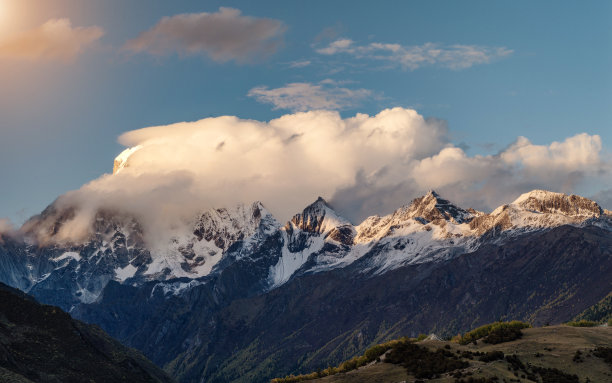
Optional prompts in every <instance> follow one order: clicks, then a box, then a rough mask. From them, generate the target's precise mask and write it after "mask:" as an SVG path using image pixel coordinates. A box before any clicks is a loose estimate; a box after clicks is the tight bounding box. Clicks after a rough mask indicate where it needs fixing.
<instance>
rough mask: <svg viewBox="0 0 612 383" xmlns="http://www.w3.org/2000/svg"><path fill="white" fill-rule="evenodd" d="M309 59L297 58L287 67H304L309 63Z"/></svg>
mask: <svg viewBox="0 0 612 383" xmlns="http://www.w3.org/2000/svg"><path fill="white" fill-rule="evenodd" d="M311 63H312V62H311V61H310V60H298V61H292V62H290V63H289V68H304V67H307V66H309V65H310V64H311Z"/></svg>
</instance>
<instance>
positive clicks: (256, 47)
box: [124, 7, 287, 62]
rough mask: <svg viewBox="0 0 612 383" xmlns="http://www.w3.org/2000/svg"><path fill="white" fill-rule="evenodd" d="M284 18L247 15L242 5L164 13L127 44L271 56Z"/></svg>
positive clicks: (224, 57) (236, 56)
mask: <svg viewBox="0 0 612 383" xmlns="http://www.w3.org/2000/svg"><path fill="white" fill-rule="evenodd" d="M286 29H287V28H286V26H285V24H284V23H283V22H282V21H279V20H274V19H267V18H256V17H251V16H243V15H242V14H241V12H240V10H238V9H234V8H225V7H221V8H219V11H218V12H215V13H205V12H204V13H186V14H180V15H175V16H170V17H164V18H163V19H161V20H160V21H159V22H158V23H157V24H156V25H155V26H153V27H152V28H151V29H149V30H147V31H144V32H142V33H141V34H140V35H139V36H138V37H136V38H135V39H133V40H130V41H128V42H127V43H126V44H125V46H124V48H125V49H127V50H130V51H132V52H148V53H151V54H154V55H164V54H170V53H175V52H176V53H179V54H205V55H208V56H209V57H210V58H211V59H213V60H214V61H218V62H226V61H230V60H236V61H238V62H249V61H253V60H256V59H260V58H264V57H267V56H269V55H271V54H273V53H274V52H276V51H277V49H278V48H279V46H280V45H281V44H282V37H283V35H284V33H285V30H286Z"/></svg>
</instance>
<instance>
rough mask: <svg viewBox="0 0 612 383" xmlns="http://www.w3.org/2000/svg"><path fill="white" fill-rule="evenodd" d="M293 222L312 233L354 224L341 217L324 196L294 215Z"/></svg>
mask: <svg viewBox="0 0 612 383" xmlns="http://www.w3.org/2000/svg"><path fill="white" fill-rule="evenodd" d="M291 223H292V224H293V225H294V226H295V227H297V228H298V229H300V230H302V231H306V232H311V233H319V234H326V233H329V232H330V231H332V230H333V229H335V228H337V227H340V226H349V225H350V226H352V225H351V223H350V222H349V221H348V220H347V219H345V218H343V217H341V216H340V215H339V214H338V213H336V212H335V211H334V209H333V208H332V207H331V206H330V205H329V204H328V203H327V201H325V200H324V199H323V198H322V197H319V198H317V200H316V201H315V202H313V203H312V204H310V205H308V206H307V207H306V208H305V209H304V211H303V212H302V213H298V214H296V215H294V216H293V218H292V219H291Z"/></svg>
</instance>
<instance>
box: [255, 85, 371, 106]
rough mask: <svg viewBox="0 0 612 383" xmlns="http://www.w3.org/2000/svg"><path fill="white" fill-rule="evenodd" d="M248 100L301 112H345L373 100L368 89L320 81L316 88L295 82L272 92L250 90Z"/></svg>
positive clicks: (256, 89)
mask: <svg viewBox="0 0 612 383" xmlns="http://www.w3.org/2000/svg"><path fill="white" fill-rule="evenodd" d="M248 96H249V97H253V98H255V99H256V100H257V101H259V102H262V103H267V104H272V105H274V109H289V110H291V111H296V112H304V111H307V110H313V109H314V110H316V109H327V110H343V109H348V108H351V107H354V106H356V105H358V104H359V103H360V102H361V101H363V100H364V99H366V98H368V97H370V96H372V92H371V91H369V90H367V89H349V88H345V87H341V86H338V84H337V83H336V82H335V81H332V80H323V81H321V82H319V83H318V84H312V83H309V82H294V83H291V84H287V85H285V86H283V87H280V88H273V89H269V88H268V87H266V86H258V87H255V88H253V89H251V90H250V91H249V93H248Z"/></svg>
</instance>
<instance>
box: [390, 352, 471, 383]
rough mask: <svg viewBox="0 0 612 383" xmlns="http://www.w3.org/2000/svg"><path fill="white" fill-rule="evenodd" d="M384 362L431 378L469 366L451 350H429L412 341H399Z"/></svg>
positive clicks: (418, 377) (418, 375) (419, 375)
mask: <svg viewBox="0 0 612 383" xmlns="http://www.w3.org/2000/svg"><path fill="white" fill-rule="evenodd" d="M385 362H387V363H393V364H399V365H401V366H403V367H405V368H406V370H407V371H408V373H410V374H413V375H414V376H415V378H417V379H431V378H433V377H434V376H437V375H439V374H443V373H445V372H449V371H454V370H458V369H462V368H466V367H468V366H469V363H467V362H465V361H463V360H461V359H460V358H459V357H457V355H455V354H453V353H452V352H450V351H448V350H445V349H443V348H439V349H438V350H436V351H430V350H429V349H427V348H426V347H421V346H419V345H416V344H414V343H400V344H396V345H394V346H393V348H391V351H389V354H387V357H386V358H385Z"/></svg>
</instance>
